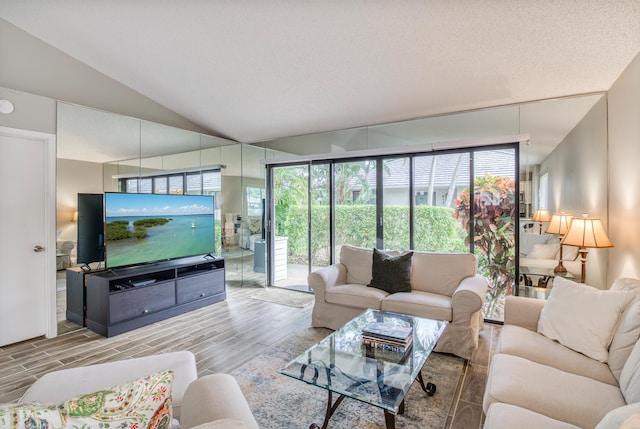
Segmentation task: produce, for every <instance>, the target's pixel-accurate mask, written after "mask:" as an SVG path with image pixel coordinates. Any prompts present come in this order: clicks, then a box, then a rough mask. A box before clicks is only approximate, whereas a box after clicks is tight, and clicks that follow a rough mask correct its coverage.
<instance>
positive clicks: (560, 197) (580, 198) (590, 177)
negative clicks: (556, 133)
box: [540, 97, 609, 289]
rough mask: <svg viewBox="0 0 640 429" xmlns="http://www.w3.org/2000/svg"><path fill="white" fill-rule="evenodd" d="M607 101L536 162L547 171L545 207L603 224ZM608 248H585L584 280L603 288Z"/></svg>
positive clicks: (605, 278) (603, 100) (605, 194)
mask: <svg viewBox="0 0 640 429" xmlns="http://www.w3.org/2000/svg"><path fill="white" fill-rule="evenodd" d="M606 115H607V102H606V97H603V98H602V99H601V100H600V101H599V102H598V103H596V105H595V106H594V107H593V108H592V109H591V111H590V112H589V113H587V114H586V115H585V117H584V118H583V119H582V121H580V123H579V124H578V125H577V126H576V127H575V128H574V129H573V130H572V131H571V132H570V133H569V134H568V135H567V137H565V139H564V140H563V141H562V143H560V144H559V145H558V147H557V148H556V149H555V150H554V151H553V152H552V153H551V154H550V155H549V157H547V159H545V160H544V162H543V163H542V164H541V165H540V174H544V173H545V172H547V171H548V172H549V210H550V211H551V213H558V212H561V211H564V212H565V213H569V214H572V215H573V216H581V215H582V214H583V213H586V214H588V215H589V217H599V218H601V219H602V223H603V224H604V225H605V226H606V225H607V188H608V177H607V176H608V172H607V156H608V155H607V123H606ZM608 252H609V249H589V253H588V256H587V274H586V282H587V283H588V284H589V285H591V286H595V287H598V288H601V289H605V288H607V286H608V285H607V276H606V270H607V258H608V254H609V253H608Z"/></svg>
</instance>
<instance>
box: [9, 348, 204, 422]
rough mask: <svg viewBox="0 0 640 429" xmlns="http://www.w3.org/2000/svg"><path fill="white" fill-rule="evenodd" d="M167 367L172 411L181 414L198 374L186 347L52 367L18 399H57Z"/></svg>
mask: <svg viewBox="0 0 640 429" xmlns="http://www.w3.org/2000/svg"><path fill="white" fill-rule="evenodd" d="M167 369H170V370H173V373H174V380H173V387H172V399H173V412H174V417H176V418H180V411H181V405H182V397H183V395H184V392H185V390H186V389H187V386H189V385H190V384H191V382H192V381H193V380H195V379H196V378H197V377H198V373H197V369H196V359H195V356H194V354H193V353H192V352H190V351H186V350H182V351H178V352H170V353H162V354H156V355H152V356H144V357H139V358H132V359H124V360H119V361H115V362H108V363H101V364H96V365H88V366H80V367H76V368H69V369H63V370H59V371H52V372H49V373H47V374H45V375H43V376H42V377H40V378H39V379H38V380H36V381H35V383H33V384H32V385H31V387H30V388H29V389H28V390H27V391H26V392H25V393H24V395H23V396H22V398H21V399H20V402H22V403H24V402H34V401H37V402H42V403H45V404H55V403H60V402H64V401H66V400H68V399H71V398H73V397H74V396H77V395H81V394H86V393H91V392H95V391H98V390H102V389H106V388H108V387H111V386H115V385H117V384H122V383H127V382H129V381H132V380H135V379H136V378H140V377H144V376H146V375H149V374H152V373H154V372H158V371H164V370H167Z"/></svg>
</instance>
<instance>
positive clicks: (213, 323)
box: [0, 286, 500, 429]
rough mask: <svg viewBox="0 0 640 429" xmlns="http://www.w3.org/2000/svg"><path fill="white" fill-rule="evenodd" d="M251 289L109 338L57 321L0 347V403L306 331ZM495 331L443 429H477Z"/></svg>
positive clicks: (250, 350)
mask: <svg viewBox="0 0 640 429" xmlns="http://www.w3.org/2000/svg"><path fill="white" fill-rule="evenodd" d="M259 290H261V289H257V288H246V287H245V288H241V287H234V286H229V287H228V298H227V300H226V301H225V302H221V303H218V304H214V305H211V306H209V307H206V308H203V309H199V310H196V311H193V312H191V313H188V314H184V315H181V316H177V317H174V318H172V319H168V320H164V321H162V322H159V323H155V324H153V325H149V326H146V327H144V328H140V329H137V330H135V331H131V332H128V333H125V334H121V335H117V336H115V337H112V338H104V337H101V336H100V335H97V334H95V333H93V332H91V331H89V330H87V329H86V328H79V327H78V326H77V325H74V324H72V323H70V322H61V324H60V326H61V330H60V332H63V333H61V334H60V335H58V337H56V338H51V339H46V338H37V339H34V340H30V341H25V342H22V343H18V344H13V345H10V346H6V347H2V348H0V403H3V402H12V401H15V400H17V399H18V398H20V396H21V395H22V393H23V392H24V391H25V390H26V389H27V387H28V386H30V385H31V384H32V383H33V382H34V381H35V380H36V379H37V378H38V377H39V376H41V375H42V374H45V373H47V372H49V371H53V370H58V369H63V368H71V367H76V366H83V365H90V364H95V363H101V362H108V361H113V360H118V359H124V358H129V357H136V356H145V355H150V354H154V353H158V352H166V351H174V350H185V349H186V350H191V351H192V352H193V353H194V354H195V356H196V362H197V366H198V373H199V374H200V375H201V376H202V375H206V374H209V373H216V372H229V371H231V370H233V369H235V368H237V367H239V366H241V365H242V364H244V363H245V362H247V361H249V360H250V359H252V358H253V357H254V356H257V355H259V354H261V353H262V352H263V351H265V350H266V349H268V348H269V347H272V346H274V345H276V344H277V343H279V342H280V341H281V340H283V339H284V338H285V337H287V336H288V335H290V334H291V333H292V332H295V331H298V330H301V329H305V328H307V327H308V326H310V321H311V308H312V306H307V307H305V308H294V307H287V306H283V305H279V304H272V303H269V302H265V301H259V300H256V299H250V298H249V297H250V296H251V295H252V294H254V293H256V292H258V291H259ZM301 293H302V292H301ZM499 332H500V326H498V325H492V324H486V325H485V329H484V331H483V332H482V333H481V336H480V347H479V348H478V350H477V352H476V354H475V355H474V357H473V358H472V359H471V360H470V361H469V362H467V364H466V367H465V371H464V374H463V377H462V378H461V379H460V380H459V383H458V390H457V393H456V401H455V403H454V405H453V406H452V409H451V412H450V416H449V419H448V421H447V426H446V428H447V429H449V428H451V429H453V428H474V429H477V428H481V425H482V420H483V414H482V393H483V391H484V386H485V383H486V376H487V368H488V365H489V361H490V358H491V356H492V350H493V349H494V347H495V344H496V340H497V337H498V335H499Z"/></svg>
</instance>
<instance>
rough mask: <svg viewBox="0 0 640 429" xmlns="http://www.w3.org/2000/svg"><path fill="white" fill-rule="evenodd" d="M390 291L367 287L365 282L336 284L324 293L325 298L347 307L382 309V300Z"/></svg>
mask: <svg viewBox="0 0 640 429" xmlns="http://www.w3.org/2000/svg"><path fill="white" fill-rule="evenodd" d="M388 295H389V293H387V292H385V291H383V290H380V289H376V288H372V287H367V286H366V285H363V284H346V285H339V286H334V287H332V288H330V289H327V291H326V292H325V294H324V299H325V301H327V302H330V303H332V304H340V305H343V306H345V307H355V308H363V309H364V308H374V309H376V310H380V302H381V301H382V299H384V298H385V297H387V296H388Z"/></svg>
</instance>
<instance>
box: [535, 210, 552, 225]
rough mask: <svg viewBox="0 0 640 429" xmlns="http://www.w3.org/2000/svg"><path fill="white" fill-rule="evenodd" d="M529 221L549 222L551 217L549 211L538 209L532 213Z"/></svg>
mask: <svg viewBox="0 0 640 429" xmlns="http://www.w3.org/2000/svg"><path fill="white" fill-rule="evenodd" d="M531 220H532V221H534V222H549V221H550V220H551V215H550V214H549V210H542V209H538V210H536V211H534V212H533V217H531Z"/></svg>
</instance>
